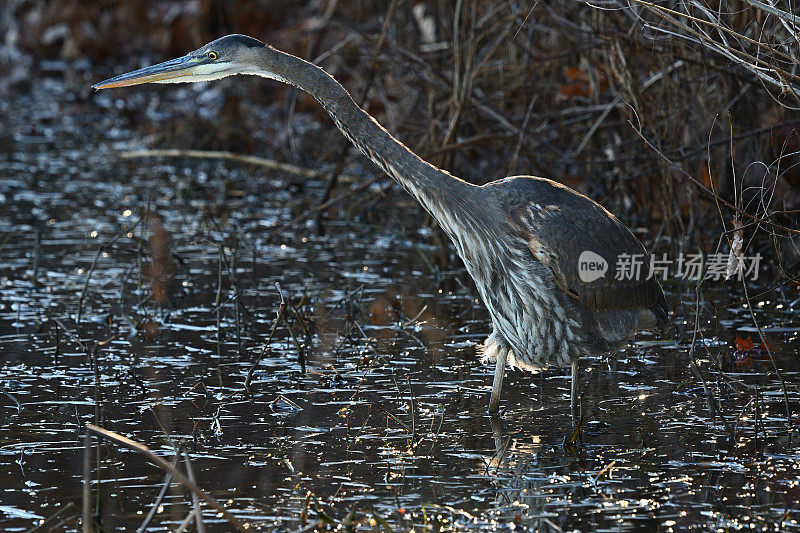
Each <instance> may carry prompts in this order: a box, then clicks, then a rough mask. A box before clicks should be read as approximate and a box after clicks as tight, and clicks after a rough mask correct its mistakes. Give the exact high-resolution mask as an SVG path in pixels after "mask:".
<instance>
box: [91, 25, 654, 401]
mask: <svg viewBox="0 0 800 533" xmlns="http://www.w3.org/2000/svg"><path fill="white" fill-rule="evenodd" d="M232 74H254V75H259V76H263V77H267V78H270V79H275V80H278V81H281V82H284V83H289V84H292V85H294V86H296V87H298V88H300V89H302V90H304V91H305V92H307V93H309V94H310V95H311V96H313V97H314V98H315V99H316V100H317V101H319V103H320V104H321V105H322V106H323V107H324V108H325V110H326V111H327V112H328V113H329V114H330V115H331V117H332V118H333V120H334V122H335V123H336V125H337V127H338V128H339V129H340V130H341V131H342V133H343V134H344V135H345V136H346V137H347V138H348V139H349V140H350V141H351V142H352V143H353V144H354V145H355V146H356V147H357V148H358V149H359V150H360V151H361V152H362V153H363V154H364V155H366V156H367V157H369V158H370V159H372V161H374V162H375V163H376V164H377V165H378V166H379V167H380V168H381V169H382V170H383V171H385V172H386V173H387V174H388V175H389V176H391V177H392V178H393V179H395V180H396V181H397V182H398V183H399V184H400V185H401V186H403V188H404V189H405V190H406V191H408V192H409V193H410V194H411V195H412V196H414V198H416V199H417V200H418V201H419V202H420V203H421V204H422V206H423V207H424V208H425V209H426V210H427V211H428V212H429V213H430V214H431V215H432V216H433V217H434V218H435V219H436V220H437V222H438V223H439V225H440V226H441V227H442V229H443V230H444V231H445V232H446V233H447V234H448V236H449V237H450V239H451V240H452V241H453V244H454V245H455V248H456V250H457V251H458V254H459V256H460V257H461V259H462V260H463V261H464V264H465V265H466V268H467V271H468V272H469V274H470V276H472V278H473V279H474V281H475V285H476V287H477V289H478V292H479V293H480V296H481V298H482V300H483V302H484V303H485V304H486V306H487V308H488V309H489V313H490V315H491V317H492V324H493V332H492V334H491V335H490V336H489V338H488V339H487V340H486V342H485V344H484V349H483V354H484V357H485V358H486V359H496V360H497V367H496V374H495V384H494V389H493V392H492V402H491V408H492V409H493V410H494V409H496V408H497V401H498V398H499V392H500V387H501V384H502V376H503V371H504V368H505V365H506V361H508V362H509V363H510V364H511V365H513V366H516V367H519V368H522V369H527V370H533V369H537V368H542V367H546V366H548V365H557V366H566V365H569V364H572V366H573V391H572V392H573V403H574V387H575V370H576V361H577V360H578V359H579V358H580V357H581V356H583V355H588V354H599V353H605V352H609V351H612V350H615V349H617V348H619V347H620V346H622V345H624V344H625V343H626V342H627V341H628V340H629V339H630V338H631V337H632V336H633V335H634V334H635V333H636V332H638V331H640V330H642V329H647V328H651V327H654V326H656V325H658V324H660V323H663V322H664V321H665V320H666V312H667V308H666V302H665V300H664V294H663V292H662V291H661V288H660V286H659V284H658V282H657V281H656V280H655V278H652V277H649V276H648V275H647V274H648V272H649V268H648V265H649V261H648V256H647V253H646V251H645V250H644V248H643V247H642V245H641V244H640V243H639V241H638V240H637V239H636V238H635V237H634V236H633V234H632V233H631V232H630V231H629V230H628V229H627V228H625V226H623V225H622V224H621V223H620V222H619V221H618V220H617V219H616V218H615V217H614V216H613V215H612V214H611V213H609V212H608V211H606V210H605V209H604V208H603V207H601V206H600V205H599V204H598V203H596V202H594V201H593V200H590V199H589V198H587V197H585V196H583V195H581V194H579V193H577V192H575V191H573V190H572V189H570V188H568V187H565V186H563V185H560V184H558V183H556V182H553V181H550V180H547V179H542V178H534V177H529V176H517V177H510V178H505V179H501V180H498V181H494V182H491V183H489V184H487V185H484V186H475V185H471V184H469V183H467V182H465V181H463V180H461V179H458V178H456V177H454V176H452V175H450V174H449V173H447V172H445V171H443V170H441V169H439V168H436V167H435V166H433V165H430V164H429V163H427V162H425V161H423V160H422V159H420V158H419V157H418V156H417V155H416V154H414V153H413V152H411V151H410V150H409V149H408V148H406V147H405V146H404V145H403V144H402V143H400V142H399V141H398V140H396V139H395V138H394V137H392V136H391V135H390V134H389V133H388V132H387V131H386V130H385V129H384V128H383V127H381V126H380V124H378V123H377V122H376V121H375V120H374V119H373V118H372V117H371V116H370V115H369V114H367V113H366V112H365V111H364V110H362V109H361V108H360V107H359V106H358V105H356V103H355V102H354V101H353V99H352V98H351V97H350V95H349V93H348V92H347V91H346V90H345V89H344V88H343V87H342V86H341V85H340V84H339V83H338V82H337V81H336V80H335V79H333V78H332V77H331V76H330V75H328V74H327V73H325V72H324V71H323V70H322V69H321V68H319V67H317V66H315V65H312V64H310V63H308V62H306V61H304V60H302V59H300V58H297V57H295V56H292V55H290V54H287V53H285V52H281V51H279V50H275V49H274V48H272V47H269V46H266V45H264V43H261V42H260V41H257V40H255V39H252V38H249V37H245V36H239V35H232V36H228V37H223V38H221V39H218V40H217V41H214V42H212V43H209V44H208V45H206V46H204V47H202V48H200V49H199V50H197V51H195V52H192V53H191V54H189V55H187V56H185V57H183V58H179V59H176V60H173V61H168V62H166V63H162V64H160V65H156V66H154V67H148V68H145V69H141V70H139V71H135V72H132V73H129V74H123V75H121V76H117V77H116V78H112V79H110V80H108V81H106V82H102V83H99V84H97V85H95V87H96V88H106V87H118V86H125V85H133V84H138V83H146V82H158V83H175V82H184V81H186V82H191V81H205V80H209V79H217V78H221V77H225V76H229V75H232ZM582 252H591V253H592V254H595V255H594V256H593V257H595V258H597V256H599V257H600V258H602V260H603V261H605V263H606V266H607V272H606V273H605V275H604V276H601V277H599V278H597V279H591V280H586V279H582V278H581V276H580V275H579V271H578V261H579V258H580V257H581V254H582ZM634 256H635V257H638V258H639V261H642V263H643V265H644V266H643V270H642V272H641V273H640V275H639V276H636V278H635V279H626V277H625V276H618V275H617V274H618V271H617V268H616V267H617V264H618V261H619V259H620V258H621V257H634ZM617 278H619V279H617Z"/></svg>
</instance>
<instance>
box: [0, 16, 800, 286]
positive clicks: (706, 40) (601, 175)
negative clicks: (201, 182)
mask: <svg viewBox="0 0 800 533" xmlns="http://www.w3.org/2000/svg"><path fill="white" fill-rule="evenodd" d="M0 9H2V23H1V24H2V25H1V26H0V30H1V31H2V35H3V36H4V41H5V46H4V47H3V48H2V52H1V55H0V64H2V69H3V76H2V78H0V91H3V92H4V93H6V94H11V95H13V94H14V93H15V92H20V91H26V90H27V88H28V87H29V85H30V84H31V83H32V80H34V79H35V78H36V77H37V76H38V75H39V74H41V72H42V68H43V65H44V64H46V62H48V61H53V60H55V61H64V62H66V65H67V66H66V68H67V77H66V83H67V84H68V86H69V87H70V89H71V90H72V91H74V93H75V94H76V95H77V97H78V98H83V99H88V97H89V95H90V89H89V84H90V83H91V82H94V81H97V80H98V79H102V78H104V77H106V76H107V75H111V74H114V73H118V72H120V71H122V70H124V69H128V68H130V67H137V66H141V65H143V64H148V63H151V62H152V61H155V60H161V59H163V58H166V57H171V56H177V55H181V54H183V53H185V52H186V51H188V50H191V49H194V48H197V47H199V46H200V45H202V44H204V43H205V42H207V41H209V40H211V39H213V38H216V37H218V36H220V35H223V34H227V33H233V32H238V33H245V34H249V35H252V36H255V37H257V38H260V39H262V40H264V41H266V42H268V43H270V44H273V45H274V46H276V47H279V48H282V49H284V50H287V51H291V52H293V53H295V54H297V55H300V56H302V57H304V58H307V59H310V60H313V61H314V62H316V63H318V64H321V65H322V66H324V67H325V69H326V70H328V71H329V72H330V73H331V74H333V75H334V76H335V77H336V78H337V79H339V80H340V81H341V82H342V83H343V84H344V85H345V86H346V87H347V88H348V89H349V90H350V91H351V92H352V93H353V95H354V98H355V99H356V101H358V102H364V106H365V107H366V108H367V109H368V110H369V111H370V113H372V114H373V115H374V116H376V117H377V118H378V119H379V120H380V122H382V123H383V124H384V125H385V126H386V127H387V128H388V129H389V130H390V131H392V132H393V133H395V134H396V135H397V136H398V137H399V138H400V139H401V140H403V141H404V142H405V143H406V144H408V145H409V146H410V147H411V148H412V149H414V150H415V151H416V152H418V153H419V154H420V155H421V156H423V157H424V158H426V159H428V160H430V161H431V162H433V163H435V164H437V165H439V166H442V167H444V168H446V169H449V170H451V171H452V172H453V173H454V174H456V175H458V176H461V177H464V178H465V179H467V180H470V181H472V182H474V183H485V182H487V181H490V180H493V179H497V178H499V177H503V176H505V175H509V174H534V175H540V176H546V177H552V178H555V179H557V180H559V181H562V182H564V183H566V184H568V185H569V186H571V187H574V188H576V189H578V190H579V191H582V192H585V193H586V194H588V195H589V196H591V197H592V198H594V199H596V200H598V201H599V202H601V203H602V204H603V205H605V206H606V207H607V208H608V209H609V210H611V211H612V212H614V213H615V214H617V215H618V216H619V217H620V218H621V219H622V220H623V221H625V222H626V223H627V224H629V225H630V226H631V227H636V228H639V229H640V231H639V232H640V233H641V235H642V237H643V239H644V240H645V241H647V242H648V245H649V247H650V248H651V249H652V250H654V251H656V252H665V251H666V252H672V253H676V252H681V251H683V252H686V251H691V250H697V249H702V250H704V251H705V252H714V251H715V250H718V246H720V245H721V248H719V250H720V251H726V250H727V247H728V242H727V240H726V239H725V238H723V237H721V235H722V232H723V231H726V230H731V229H733V228H734V226H732V221H733V220H734V219H736V222H737V226H738V225H740V224H743V225H744V230H745V243H746V245H747V247H746V248H745V249H744V250H743V251H745V252H746V253H756V252H757V251H760V252H761V253H762V254H764V256H765V257H768V258H770V259H771V260H772V261H773V266H777V267H778V268H775V270H774V273H775V276H776V277H777V278H776V279H777V282H778V283H779V284H780V283H784V282H786V281H789V280H791V279H793V278H792V276H793V275H794V274H793V272H796V266H797V263H798V258H800V254H798V246H797V244H798V232H797V230H798V227H800V225H798V218H797V210H798V209H799V208H800V166H798V163H800V161H799V160H798V150H800V137H798V132H797V126H798V123H799V122H800V116H799V115H798V114H797V111H796V109H797V108H798V107H800V96H799V95H800V93H799V92H798V87H800V81H799V80H800V73H798V69H797V50H798V47H797V45H798V34H799V32H798V28H800V26H799V25H798V24H797V23H796V21H795V20H794V18H793V15H792V13H796V11H797V9H796V8H795V6H794V4H792V3H787V2H777V3H773V4H769V3H762V2H757V1H755V0H737V1H735V2H715V1H711V2H707V1H706V0H688V1H687V0H683V1H669V2H654V3H650V2H645V1H643V0H630V1H616V0H604V1H600V2H594V3H591V4H587V3H586V2H580V1H572V0H556V1H545V0H542V1H539V2H532V1H510V0H503V1H485V0H449V1H427V2H425V1H419V0H417V1H412V0H381V1H373V0H361V1H359V0H340V1H337V0H313V1H307V2H298V1H288V0H283V1H275V0H261V1H259V0H247V1H240V2H224V1H221V0H192V1H185V2H154V1H142V0H126V1H104V2H92V3H87V2H78V1H74V0H49V1H45V0H28V1H26V0H9V1H6V2H4V4H3V6H2V8H0ZM793 9H794V11H793ZM222 83H224V84H226V90H225V91H224V98H225V100H224V103H223V104H222V105H216V106H213V107H212V108H210V109H205V110H204V111H205V112H204V113H198V112H192V113H185V112H178V111H176V112H174V113H171V114H168V116H167V117H166V118H165V119H164V120H162V121H160V122H154V121H153V120H152V119H151V118H146V117H145V114H144V113H142V112H138V111H136V110H133V109H132V110H131V112H130V113H129V115H130V116H129V119H130V123H131V126H132V127H133V128H136V129H138V130H141V132H142V134H143V137H144V138H146V139H148V144H149V145H150V147H158V148H164V147H175V148H194V149H202V150H230V151H233V152H237V153H241V154H256V155H265V156H268V157H271V158H273V159H275V160H279V161H285V162H290V163H295V164H298V165H302V166H305V167H309V168H326V169H331V170H332V171H334V172H335V170H336V169H341V168H342V167H344V168H345V169H346V168H348V167H350V168H352V167H353V165H360V164H361V163H363V161H364V160H363V159H362V158H361V157H360V156H359V155H354V154H353V151H352V150H351V149H350V147H349V146H348V144H347V143H346V141H345V140H344V139H343V138H342V137H341V136H340V135H339V133H338V132H337V131H336V129H335V128H334V126H333V124H332V123H331V122H330V121H329V120H328V119H327V117H326V116H324V113H323V111H322V110H321V109H320V108H319V107H318V106H317V105H316V103H315V102H314V101H313V100H311V99H310V98H309V97H307V96H305V95H303V94H298V93H297V92H296V91H294V90H292V89H291V88H288V87H285V86H279V85H277V84H273V83H267V82H264V81H263V80H253V79H242V78H236V79H232V80H230V79H229V80H225V81H224V82H222ZM258 105H265V106H267V107H268V109H270V110H271V112H270V115H269V117H268V120H265V115H264V114H263V113H255V112H253V109H254V108H255V107H256V106H258ZM298 115H300V116H304V117H307V118H308V124H309V125H308V127H306V128H304V131H301V132H298V131H295V130H296V128H297V126H296V125H297V121H296V120H295V119H296V117H297V116H298ZM315 125H316V126H315ZM317 126H319V127H317ZM147 136H149V137H147ZM645 139H646V140H645ZM659 152H661V153H659ZM368 168H369V170H370V172H371V171H374V169H372V168H371V167H368ZM297 180H298V181H300V180H301V178H297ZM703 188H706V190H703ZM330 189H331V190H329V191H328V192H327V193H326V195H325V197H323V198H311V197H309V198H307V201H306V203H305V205H301V206H300V207H299V209H304V208H308V207H310V206H313V205H319V204H320V203H321V202H324V201H325V200H327V197H328V196H330V195H331V194H332V193H333V191H335V190H337V189H336V187H331V188H330ZM711 191H716V193H718V194H719V195H720V196H721V197H722V198H723V199H724V200H725V201H726V202H727V203H728V204H731V205H735V206H736V207H737V208H739V209H741V211H742V213H740V214H739V215H738V217H735V216H734V215H735V211H734V210H733V209H731V208H730V206H728V207H726V206H725V205H721V206H720V202H717V201H715V200H714V198H713V194H714V193H713V192H711ZM386 198H392V199H395V201H392V202H387V200H386ZM397 201H399V202H400V205H406V203H407V202H409V201H410V200H409V199H408V198H406V197H402V196H399V195H398V196H386V195H382V196H381V195H378V197H377V198H374V199H373V201H372V202H370V203H368V204H367V205H369V206H370V207H374V206H375V205H378V204H380V203H381V202H383V203H384V204H386V205H385V207H388V206H394V205H396V204H397ZM333 207H338V208H343V209H346V210H344V211H339V212H335V211H332V209H333ZM351 207H352V206H351ZM347 208H348V205H347V201H346V200H345V201H344V202H337V203H336V205H335V206H332V207H331V209H329V210H328V212H327V213H326V216H328V217H329V218H346V217H348V216H352V212H353V210H352V209H347ZM381 212H382V210H376V209H362V210H361V211H360V214H361V216H363V217H365V219H367V220H378V221H380V219H381V217H382V216H383V215H382V214H381ZM725 235H726V236H727V237H730V236H731V234H730V233H727V234H725Z"/></svg>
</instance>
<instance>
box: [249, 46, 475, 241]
mask: <svg viewBox="0 0 800 533" xmlns="http://www.w3.org/2000/svg"><path fill="white" fill-rule="evenodd" d="M260 52H261V53H260V54H259V61H258V63H259V64H258V67H259V70H258V71H256V72H254V74H258V75H261V76H264V77H267V78H272V79H276V80H278V81H282V82H284V83H289V84H291V85H294V86H296V87H298V88H299V89H301V90H303V91H305V92H306V93H308V94H310V95H311V96H313V97H314V98H315V99H316V100H317V101H318V102H319V103H320V104H321V105H322V107H323V108H325V111H327V112H328V114H329V115H330V116H331V118H333V121H334V122H335V123H336V126H337V127H338V128H339V129H340V130H341V131H342V133H343V134H344V135H345V137H347V138H348V139H349V140H350V141H351V142H352V143H353V144H354V145H355V146H356V148H358V150H359V151H360V152H361V153H363V154H364V155H366V156H367V157H369V158H370V159H371V160H372V161H373V162H374V163H375V164H376V165H378V166H379V167H380V168H381V170H383V171H384V172H386V173H387V174H388V175H389V176H391V177H392V178H393V179H394V180H395V181H397V182H398V183H399V184H400V185H401V186H402V187H403V188H404V189H405V190H406V191H408V192H409V193H410V194H411V195H412V196H414V197H415V198H416V199H417V200H418V201H419V202H420V203H421V204H422V205H423V207H424V208H425V209H426V210H427V211H428V212H429V213H430V214H431V215H432V216H433V217H434V218H435V219H436V220H437V221H438V222H439V224H440V225H441V226H442V228H443V229H444V230H445V231H446V232H447V233H448V234H450V235H451V237H453V236H454V235H455V234H457V230H458V229H459V228H461V227H463V226H464V225H465V223H466V224H470V222H469V221H470V220H471V219H473V217H474V216H475V214H476V213H475V209H476V207H479V206H480V202H478V201H476V196H477V194H478V192H477V191H478V190H479V187H476V186H474V185H471V184H469V183H467V182H465V181H463V180H460V179H458V178H456V177H454V176H452V175H451V174H449V173H448V172H445V171H444V170H441V169H439V168H437V167H435V166H433V165H431V164H430V163H428V162H426V161H424V160H423V159H422V158H420V157H419V156H417V155H416V154H415V153H414V152H412V151H411V150H409V149H408V148H407V147H406V146H405V145H404V144H403V143H401V142H400V141H398V140H397V139H395V138H394V137H392V135H391V134H390V133H389V132H388V131H386V130H385V129H384V128H383V127H382V126H381V125H380V124H378V122H377V121H375V119H373V118H372V117H371V116H370V115H369V114H368V113H367V112H366V111H364V110H363V109H361V108H360V107H359V106H358V105H357V104H356V103H355V102H354V101H353V98H352V97H351V96H350V93H348V92H347V90H346V89H345V88H344V87H342V85H341V84H340V83H339V82H338V81H336V80H335V79H334V78H333V77H332V76H331V75H330V74H328V73H327V72H325V71H324V70H322V69H321V68H320V67H318V66H316V65H313V64H312V63H309V62H307V61H304V60H303V59H300V58H299V57H295V56H293V55H291V54H287V53H285V52H282V51H280V50H276V49H274V48H272V47H265V48H263V49H260Z"/></svg>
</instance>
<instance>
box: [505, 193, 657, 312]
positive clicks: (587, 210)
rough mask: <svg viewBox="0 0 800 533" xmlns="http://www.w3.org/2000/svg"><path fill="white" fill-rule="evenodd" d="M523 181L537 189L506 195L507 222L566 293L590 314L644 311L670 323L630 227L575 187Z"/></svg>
mask: <svg viewBox="0 0 800 533" xmlns="http://www.w3.org/2000/svg"><path fill="white" fill-rule="evenodd" d="M516 179H517V180H519V179H520V178H516ZM524 182H532V183H528V187H525V188H526V189H532V190H528V191H526V192H527V194H518V195H514V196H506V197H505V200H506V209H507V211H506V214H507V217H508V222H509V224H511V225H512V226H515V227H516V228H517V231H518V232H519V233H518V235H519V237H520V238H522V239H524V240H525V243H526V245H527V247H528V249H529V250H530V251H531V253H532V254H533V256H534V257H535V258H536V259H537V260H538V261H540V262H541V263H543V264H545V265H547V266H548V267H550V269H551V270H552V271H553V276H554V277H555V280H556V284H557V285H558V287H559V288H560V289H561V290H563V291H566V292H567V293H568V294H570V295H571V296H573V297H574V298H576V299H578V300H580V301H581V302H582V303H583V304H584V305H585V306H586V307H587V308H588V309H589V310H591V311H604V310H609V309H636V308H645V309H651V310H652V311H653V312H654V313H655V314H656V316H657V317H658V319H659V321H661V320H664V319H666V312H667V311H666V310H667V306H666V300H665V299H664V293H663V291H662V290H661V286H660V285H659V283H658V280H657V279H656V278H655V276H652V277H651V276H650V257H649V255H648V254H647V251H646V250H645V249H644V247H643V246H642V244H641V243H640V242H639V241H638V240H637V239H636V237H634V235H633V234H632V233H631V232H630V230H628V228H626V227H625V226H624V225H623V224H622V223H620V222H619V220H617V219H616V218H615V217H614V216H613V215H612V214H611V213H609V212H608V211H607V210H605V209H604V208H603V207H602V206H600V205H599V204H598V203H596V202H594V201H592V200H590V199H589V198H587V197H585V196H583V195H581V194H579V193H577V192H575V191H573V190H572V189H569V188H567V187H564V186H561V185H559V184H556V183H554V182H550V181H549V180H541V179H534V178H528V179H524Z"/></svg>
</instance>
